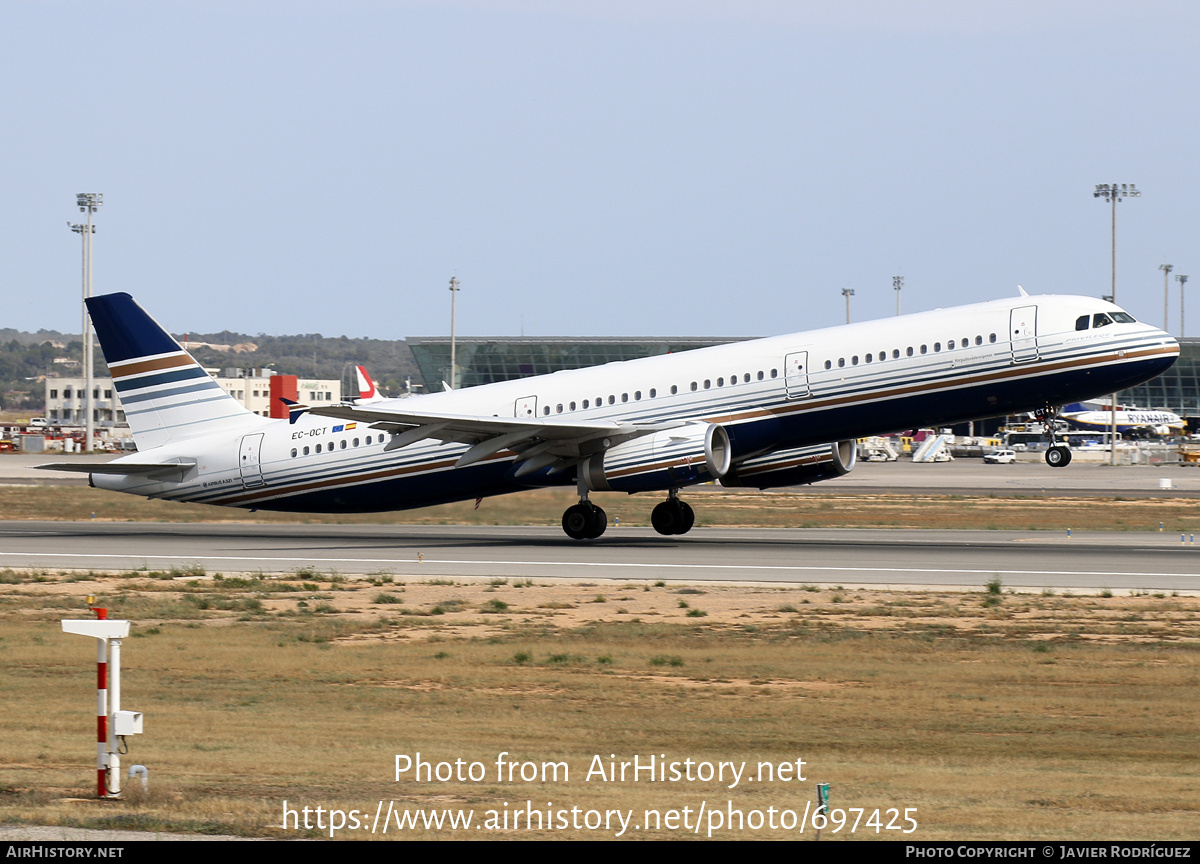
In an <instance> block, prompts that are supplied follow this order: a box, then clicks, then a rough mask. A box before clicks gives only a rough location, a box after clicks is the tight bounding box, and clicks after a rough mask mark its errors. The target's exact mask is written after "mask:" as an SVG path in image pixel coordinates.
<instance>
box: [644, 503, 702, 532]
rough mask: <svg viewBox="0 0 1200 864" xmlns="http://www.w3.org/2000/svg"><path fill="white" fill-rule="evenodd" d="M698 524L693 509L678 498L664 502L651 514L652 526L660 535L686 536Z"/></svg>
mask: <svg viewBox="0 0 1200 864" xmlns="http://www.w3.org/2000/svg"><path fill="white" fill-rule="evenodd" d="M695 523H696V514H695V512H694V511H693V510H692V508H691V507H690V506H689V505H688V504H687V503H686V502H684V501H680V500H679V499H678V498H669V499H667V500H666V501H663V502H662V503H661V504H659V505H658V506H657V507H655V508H654V509H653V510H652V511H651V512H650V524H651V525H653V526H654V530H655V531H657V532H658V533H659V534H664V535H667V536H670V535H672V534H686V533H687V532H688V531H691V530H692V526H693V525H694V524H695Z"/></svg>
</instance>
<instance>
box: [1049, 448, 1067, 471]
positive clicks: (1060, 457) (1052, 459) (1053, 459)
mask: <svg viewBox="0 0 1200 864" xmlns="http://www.w3.org/2000/svg"><path fill="white" fill-rule="evenodd" d="M1046 464H1047V465H1049V466H1050V467H1051V468H1066V467H1067V466H1068V465H1070V464H1071V450H1070V448H1068V447H1064V446H1063V445H1061V444H1056V445H1055V446H1053V447H1051V448H1050V449H1049V450H1047V451H1046Z"/></svg>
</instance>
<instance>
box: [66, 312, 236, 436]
mask: <svg viewBox="0 0 1200 864" xmlns="http://www.w3.org/2000/svg"><path fill="white" fill-rule="evenodd" d="M87 307H88V314H89V315H91V317H92V323H93V324H94V325H95V327H96V335H97V336H98V337H99V338H100V348H101V349H102V350H103V351H104V359H105V361H106V362H107V363H108V368H109V371H110V372H111V373H112V377H113V387H114V388H116V391H117V395H118V397H119V398H120V400H121V406H122V408H123V409H124V411H125V419H126V422H128V423H129V428H130V429H131V430H132V431H133V440H134V442H135V443H136V444H137V448H138V450H149V449H151V448H154V447H161V446H162V445H164V444H167V443H168V442H170V441H173V440H178V439H181V438H190V437H192V436H194V435H205V434H210V433H212V432H215V431H219V430H220V429H221V428H228V427H230V426H234V425H244V423H245V421H246V420H247V419H248V418H250V417H253V416H254V415H253V414H252V413H251V412H250V411H249V410H248V409H247V408H246V407H245V406H244V405H242V403H241V402H239V401H237V400H236V399H234V398H233V397H232V396H230V395H229V394H228V393H226V392H225V390H224V389H223V388H222V387H221V385H220V384H218V383H217V382H216V381H214V380H213V379H212V377H211V376H210V375H209V374H208V373H207V372H205V371H204V369H203V368H201V366H200V364H199V363H197V362H196V361H195V360H194V359H193V358H192V356H191V355H190V354H189V353H188V352H187V351H184V350H183V348H182V347H180V345H179V343H178V342H176V341H175V339H174V338H173V337H172V336H171V334H170V333H168V332H167V331H166V330H164V329H163V328H162V326H160V325H159V324H158V322H157V321H155V320H154V319H153V318H151V317H150V316H149V315H148V314H146V311H145V310H144V309H142V307H141V306H139V305H138V304H137V302H136V301H135V300H134V299H133V298H132V297H130V296H129V295H128V294H124V293H121V294H105V295H102V296H99V297H90V298H88V300H87Z"/></svg>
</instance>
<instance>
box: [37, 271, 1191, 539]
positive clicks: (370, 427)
mask: <svg viewBox="0 0 1200 864" xmlns="http://www.w3.org/2000/svg"><path fill="white" fill-rule="evenodd" d="M87 304H88V310H89V312H90V314H91V317H92V320H93V322H94V323H95V326H96V332H97V334H98V335H99V338H100V343H101V347H102V348H103V349H104V355H105V359H106V360H107V361H108V366H109V369H110V370H111V372H112V376H113V380H114V386H115V387H116V389H117V392H118V393H119V395H120V398H121V402H122V405H123V406H124V408H125V416H126V417H127V418H128V421H129V425H130V427H131V428H132V431H133V436H134V441H135V442H136V444H137V447H138V451H139V452H137V453H136V454H130V455H129V456H125V457H122V458H119V459H116V460H114V461H112V462H108V463H106V464H104V465H79V464H75V463H58V464H51V465H44V466H40V467H43V468H48V469H57V470H74V471H86V472H89V473H90V475H91V476H90V482H91V483H92V485H93V486H96V487H99V488H103V489H112V490H116V491H120V492H129V493H133V494H136V495H144V496H147V497H150V498H162V499H165V500H170V501H194V502H203V503H208V504H218V505H223V506H228V507H242V508H247V509H263V510H288V511H300V512H369V511H382V510H402V509H407V508H414V507H424V506H428V505H431V504H440V503H445V502H449V501H461V500H469V499H472V498H482V497H486V496H490V495H500V494H504V493H508V492H517V491H519V490H522V489H528V488H531V487H536V486H549V485H569V484H575V486H576V488H577V490H578V493H579V503H578V504H575V505H573V506H571V507H570V508H568V509H567V511H566V513H565V514H564V515H563V529H564V530H565V531H566V532H567V534H568V535H570V536H571V537H573V538H576V539H592V538H596V537H599V536H600V535H601V534H602V533H604V529H605V527H606V526H607V518H606V516H605V515H604V511H603V510H602V509H600V508H599V507H597V506H595V505H594V504H593V503H591V502H590V501H589V500H588V493H589V492H592V491H597V490H605V491H607V490H616V491H621V492H631V493H632V492H665V493H667V499H666V500H665V501H663V502H662V503H660V504H659V505H658V506H656V507H655V508H654V512H653V515H652V522H653V525H654V528H655V529H656V530H657V531H658V532H659V533H660V534H683V533H685V532H687V531H688V530H689V529H690V528H691V527H692V523H693V521H694V514H693V512H692V509H691V507H689V506H688V505H687V504H686V503H685V502H683V501H682V500H680V499H679V497H678V492H679V490H680V489H682V488H684V487H686V486H690V485H693V484H696V483H703V482H706V481H709V480H718V481H719V482H721V483H722V484H723V485H725V486H755V487H759V488H763V489H766V488H770V487H775V486H790V485H795V484H803V483H814V482H816V481H819V480H824V479H827V478H830V477H836V476H839V475H842V474H845V473H847V472H848V471H850V470H851V469H852V468H853V467H854V463H855V455H856V453H855V439H856V438H860V437H864V436H868V435H875V434H878V433H882V432H888V431H890V430H896V429H909V428H916V427H921V426H939V425H946V424H952V423H957V422H962V421H966V420H970V419H978V418H981V417H992V416H997V415H1003V414H1015V413H1019V412H1024V411H1030V410H1037V409H1043V408H1052V407H1053V406H1060V405H1063V404H1065V403H1068V402H1076V401H1081V400H1084V399H1089V398H1092V397H1095V396H1098V395H1100V394H1105V393H1113V392H1116V391H1119V390H1122V389H1125V388H1127V387H1131V386H1133V385H1135V384H1138V383H1141V382H1142V381H1146V380H1148V379H1150V378H1153V377H1154V376H1155V375H1158V374H1159V373H1160V372H1162V371H1163V370H1165V369H1167V368H1168V367H1169V366H1170V365H1171V364H1172V363H1174V362H1175V359H1176V357H1177V356H1178V355H1179V345H1178V344H1177V343H1176V341H1175V340H1174V339H1172V338H1171V337H1170V336H1169V335H1168V334H1167V333H1164V332H1163V331H1161V330H1158V329H1156V328H1154V327H1152V326H1150V325H1148V324H1143V323H1139V322H1138V321H1135V320H1134V319H1133V317H1131V316H1130V315H1129V314H1127V313H1126V312H1123V311H1122V310H1121V309H1119V308H1118V307H1116V306H1114V305H1113V304H1111V303H1107V302H1105V301H1102V300H1095V299H1092V298H1090V297H1067V296H1043V297H1030V296H1027V295H1025V293H1024V292H1023V291H1022V292H1021V296H1020V297H1018V298H1013V299H1010V300H1001V301H994V302H990V303H980V304H976V305H972V306H962V307H958V308H954V309H940V310H937V311H933V312H923V313H920V314H915V315H906V316H903V317H897V318H886V319H880V320H877V321H868V322H864V323H861V324H848V325H846V326H844V327H830V328H827V329H824V330H813V331H809V332H805V333H793V334H791V335H788V336H775V337H771V338H767V339H756V340H752V341H746V342H738V343H734V344H729V345H719V346H716V347H713V348H703V349H698V350H692V351H686V352H682V353H678V354H669V355H664V356H658V357H648V358H644V359H640V360H629V361H625V362H621V363H609V364H607V365H604V366H597V367H593V368H589V369H577V370H570V371H564V372H555V373H553V374H551V375H540V376H537V377H533V378H522V379H519V380H515V381H506V382H502V383H498V384H489V385H486V386H480V387H470V388H467V389H460V390H455V391H451V392H444V393H431V394H426V395H422V396H416V397H411V398H407V399H383V400H381V401H377V402H373V403H370V404H367V405H362V404H358V405H340V406H323V407H320V408H314V409H312V410H311V411H310V412H308V413H306V414H304V415H302V416H300V417H299V418H297V419H296V421H295V422H294V423H289V422H288V421H287V420H270V419H267V418H264V417H260V416H258V415H256V414H253V413H251V412H250V411H248V410H246V409H245V408H244V407H243V406H242V405H241V404H240V403H239V402H237V401H236V400H235V399H234V398H233V397H231V396H230V395H229V394H227V393H226V392H225V391H224V390H223V389H222V388H221V387H220V385H218V384H217V382H216V381H214V380H213V379H212V378H210V377H209V376H208V374H207V373H205V371H204V370H203V369H202V368H201V367H200V366H199V365H198V364H197V363H196V361H195V360H193V359H192V357H191V356H190V355H189V354H188V353H187V352H186V351H184V350H183V349H182V348H181V347H180V346H179V343H177V342H176V341H175V340H174V339H173V338H172V337H171V336H170V335H169V334H168V333H167V332H166V331H165V330H164V329H163V328H162V327H160V326H159V325H158V324H157V323H156V322H155V321H154V320H153V319H152V318H150V316H149V315H147V314H146V313H145V312H144V311H143V310H142V308H141V307H140V306H138V305H137V303H135V302H134V300H133V298H132V297H130V296H129V295H128V294H109V295H106V296H101V297H94V298H91V299H89V300H88V301H87ZM1047 461H1048V462H1049V464H1050V465H1052V466H1060V465H1065V464H1066V463H1067V462H1069V461H1070V451H1069V450H1068V449H1067V448H1066V447H1064V446H1061V445H1059V446H1055V447H1052V448H1051V449H1050V450H1049V451H1048V452H1047Z"/></svg>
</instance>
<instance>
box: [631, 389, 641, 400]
mask: <svg viewBox="0 0 1200 864" xmlns="http://www.w3.org/2000/svg"><path fill="white" fill-rule="evenodd" d="M641 399H642V391H641V390H634V391H633V401H634V402H640V401H641Z"/></svg>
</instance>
